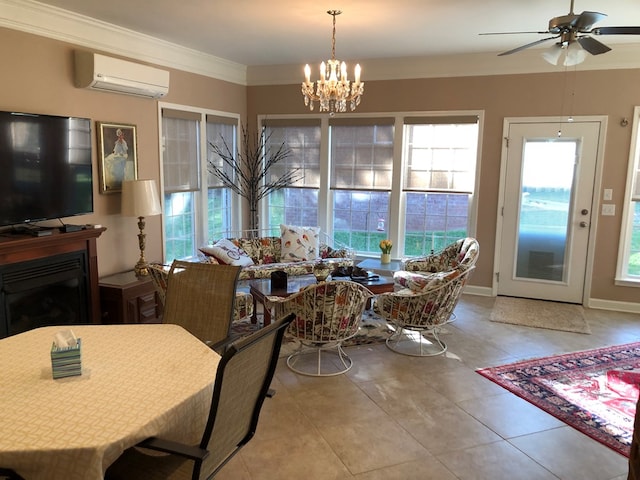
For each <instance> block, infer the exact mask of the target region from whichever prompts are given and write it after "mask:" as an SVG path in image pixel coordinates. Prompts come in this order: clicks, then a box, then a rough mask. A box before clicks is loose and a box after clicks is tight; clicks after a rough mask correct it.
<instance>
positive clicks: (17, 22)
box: [0, 0, 640, 86]
mask: <svg viewBox="0 0 640 480" xmlns="http://www.w3.org/2000/svg"><path fill="white" fill-rule="evenodd" d="M0 27H6V28H10V29H13V30H20V31H23V32H27V33H31V34H34V35H39V36H43V37H48V38H52V39H56V40H60V41H63V42H67V43H70V44H73V45H78V46H82V47H85V48H88V49H93V50H99V51H102V52H106V53H113V54H116V55H120V56H123V57H127V58H131V59H136V60H139V61H142V62H147V63H151V64H155V65H160V66H165V67H169V68H175V69H178V70H183V71H186V72H191V73H196V74H199V75H204V76H207V77H211V78H216V79H219V80H224V81H228V82H231V83H235V84H239V85H251V86H257V85H290V84H292V83H296V82H297V81H298V80H299V81H300V82H302V80H303V78H304V73H303V65H267V66H249V67H247V66H246V65H241V64H239V63H235V62H231V61H229V60H225V59H222V58H219V57H215V56H213V55H209V54H206V53H203V52H200V51H197V50H194V49H190V48H186V47H182V46H180V45H176V44H174V43H170V42H167V41H164V40H160V39H158V38H155V37H151V36H149V35H144V34H141V33H138V32H135V31H133V30H129V29H125V28H122V27H118V26H117V25H113V24H110V23H106V22H102V21H100V20H96V19H93V18H90V17H87V16H84V15H79V14H76V13H73V12H69V11H68V10H63V9H60V8H57V7H52V6H49V5H44V4H42V3H39V2H36V1H34V0H0ZM543 51H544V48H530V49H527V50H523V51H521V52H519V53H517V54H515V55H509V56H503V57H498V56H497V52H494V53H474V54H461V55H441V56H431V57H403V58H390V59H369V60H367V59H363V60H359V63H360V65H361V66H362V78H363V80H364V81H365V82H366V81H373V80H400V79H416V78H442V77H464V76H490V75H511V74H530V73H548V72H564V71H566V70H567V68H565V67H561V66H560V67H557V66H553V65H550V64H548V63H547V62H545V61H544V60H543V59H542V57H541V53H542V52H543ZM348 63H355V62H348ZM629 68H640V45H639V44H615V46H614V47H613V50H612V51H610V52H608V53H606V54H604V55H598V56H589V57H588V58H587V60H586V61H585V62H583V63H581V64H580V65H578V66H576V67H569V69H570V70H571V71H574V70H575V71H586V70H616V69H629ZM292 80H293V82H292Z"/></svg>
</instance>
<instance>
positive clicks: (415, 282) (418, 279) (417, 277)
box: [393, 270, 460, 292]
mask: <svg viewBox="0 0 640 480" xmlns="http://www.w3.org/2000/svg"><path fill="white" fill-rule="evenodd" d="M459 274H460V273H459V272H458V271H457V270H449V271H446V272H435V273H420V272H407V271H405V270H400V271H397V272H395V273H394V274H393V280H394V282H395V283H396V284H398V285H400V286H402V287H405V288H408V289H410V290H412V291H414V292H424V291H426V290H429V289H432V288H434V287H437V286H439V285H442V284H443V283H444V282H446V281H447V280H449V279H450V278H454V277H457V276H458V275H459Z"/></svg>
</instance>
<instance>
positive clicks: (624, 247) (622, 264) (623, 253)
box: [616, 107, 640, 285]
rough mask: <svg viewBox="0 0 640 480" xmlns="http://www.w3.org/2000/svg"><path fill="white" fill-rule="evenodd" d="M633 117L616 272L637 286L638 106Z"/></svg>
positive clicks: (639, 198) (639, 209)
mask: <svg viewBox="0 0 640 480" xmlns="http://www.w3.org/2000/svg"><path fill="white" fill-rule="evenodd" d="M633 117H634V123H633V138H632V148H631V155H630V156H629V169H628V173H627V189H626V192H625V203H624V207H623V213H622V231H621V233H620V250H619V253H618V267H617V272H616V283H618V284H622V285H624V284H630V285H637V283H638V282H640V107H636V108H635V110H634V114H633Z"/></svg>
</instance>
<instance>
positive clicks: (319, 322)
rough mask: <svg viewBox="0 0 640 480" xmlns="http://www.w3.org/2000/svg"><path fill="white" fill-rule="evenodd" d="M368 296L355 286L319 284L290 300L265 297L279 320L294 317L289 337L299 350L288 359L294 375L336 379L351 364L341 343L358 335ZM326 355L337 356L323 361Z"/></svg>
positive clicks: (354, 284)
mask: <svg viewBox="0 0 640 480" xmlns="http://www.w3.org/2000/svg"><path fill="white" fill-rule="evenodd" d="M371 296H372V294H371V292H370V291H369V290H368V289H367V288H365V287H363V286H362V285H360V284H359V283H356V282H351V281H331V282H320V283H317V284H313V285H310V286H308V287H306V288H303V289H302V290H300V291H299V292H297V293H295V294H293V295H290V296H289V297H284V298H283V297H274V296H272V297H268V307H269V308H273V310H274V315H275V316H276V317H277V318H279V317H282V316H286V315H288V314H290V313H294V314H295V316H296V318H295V320H294V321H293V322H292V323H291V325H290V326H289V330H288V333H289V335H292V336H294V337H296V338H297V339H298V340H299V341H300V347H299V348H298V349H297V350H296V351H295V352H294V353H293V354H291V355H289V357H288V358H287V365H288V366H289V368H291V370H293V371H294V372H297V373H300V374H303V375H311V376H331V375H339V374H341V373H344V372H346V371H348V370H349V369H350V368H351V366H352V365H353V361H352V360H351V358H349V356H348V355H347V354H346V353H345V352H344V350H343V349H342V342H343V341H345V340H347V339H349V338H351V337H353V336H354V335H356V333H358V328H359V327H360V321H361V320H362V313H363V311H364V308H365V305H366V304H367V300H369V298H370V297H371ZM327 354H332V355H334V356H337V361H335V362H334V361H333V358H329V359H326V358H325V356H326V355H327Z"/></svg>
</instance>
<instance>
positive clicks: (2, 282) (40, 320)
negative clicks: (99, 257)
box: [0, 252, 88, 337]
mask: <svg viewBox="0 0 640 480" xmlns="http://www.w3.org/2000/svg"><path fill="white" fill-rule="evenodd" d="M87 281H88V279H87V260H86V253H85V252H74V253H67V254H64V255H56V256H53V257H49V258H46V259H39V260H31V261H28V262H20V263H14V264H11V265H4V266H0V296H1V298H2V301H0V303H2V304H3V306H4V308H3V311H2V312H0V336H2V337H5V336H7V335H15V334H16V333H20V332H25V331H27V330H31V329H32V328H38V327H42V326H46V325H71V324H74V323H76V324H77V323H88V316H87V302H86V298H87Z"/></svg>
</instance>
